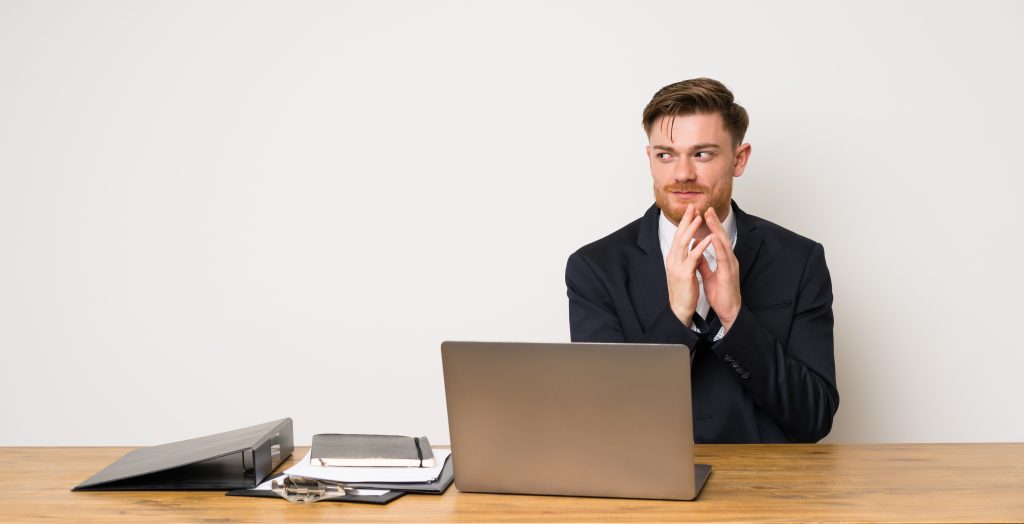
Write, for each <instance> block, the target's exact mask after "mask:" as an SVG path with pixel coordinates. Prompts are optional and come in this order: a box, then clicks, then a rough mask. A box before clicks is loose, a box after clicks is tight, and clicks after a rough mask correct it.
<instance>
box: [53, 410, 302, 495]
mask: <svg viewBox="0 0 1024 524" xmlns="http://www.w3.org/2000/svg"><path fill="white" fill-rule="evenodd" d="M294 449H295V445H294V443H293V434H292V419H290V418H283V419H280V420H274V421H271V422H266V423H263V424H258V425H256V426H250V427H247V428H242V429H236V430H234V431H227V432H224V433H217V434H215V435H208V436H205V437H199V438H193V439H188V440H182V441H179V442H171V443H169V444H161V445H159V446H151V447H146V448H139V449H136V450H133V451H130V452H128V454H126V455H125V456H123V457H121V458H119V459H117V460H116V461H114V463H112V464H110V465H109V466H107V467H106V468H104V469H103V470H101V471H100V472H98V473H96V474H95V475H93V476H92V477H89V478H88V479H86V480H85V481H84V482H82V483H81V484H79V485H77V486H75V487H74V488H73V489H72V491H136V490H223V489H238V488H254V487H256V486H258V485H259V484H260V483H261V482H263V481H264V480H265V479H266V478H267V477H269V476H270V475H271V473H273V472H274V470H275V469H277V467H278V466H280V465H281V463H282V462H284V460H285V459H286V458H288V456H289V455H291V454H292V451H293V450H294Z"/></svg>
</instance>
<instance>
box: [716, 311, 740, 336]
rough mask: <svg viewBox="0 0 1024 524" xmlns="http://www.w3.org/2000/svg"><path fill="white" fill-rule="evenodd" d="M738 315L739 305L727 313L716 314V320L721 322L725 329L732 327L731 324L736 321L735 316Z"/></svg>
mask: <svg viewBox="0 0 1024 524" xmlns="http://www.w3.org/2000/svg"><path fill="white" fill-rule="evenodd" d="M738 316H740V307H739V306H736V308H735V309H734V310H733V311H731V312H730V313H728V314H724V315H718V320H719V321H720V322H721V323H722V327H723V328H725V331H727V332H728V331H729V330H730V329H732V325H733V324H735V323H736V317H738Z"/></svg>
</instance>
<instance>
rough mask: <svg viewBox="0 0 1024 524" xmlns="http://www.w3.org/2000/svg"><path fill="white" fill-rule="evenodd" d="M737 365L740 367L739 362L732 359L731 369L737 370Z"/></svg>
mask: <svg viewBox="0 0 1024 524" xmlns="http://www.w3.org/2000/svg"><path fill="white" fill-rule="evenodd" d="M739 367H740V363H739V362H736V361H735V360H733V361H732V368H733V369H737V370H738V369H739Z"/></svg>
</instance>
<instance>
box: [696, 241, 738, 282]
mask: <svg viewBox="0 0 1024 524" xmlns="http://www.w3.org/2000/svg"><path fill="white" fill-rule="evenodd" d="M708 236H710V237H713V238H714V240H713V243H714V245H715V256H716V257H717V258H718V271H720V272H721V276H722V278H729V277H730V276H731V275H732V272H733V268H734V267H736V266H735V265H734V264H735V263H736V256H735V255H733V253H732V247H731V246H729V245H728V244H727V243H725V242H722V239H720V238H718V235H708ZM726 249H728V251H726ZM701 276H703V274H702V275H701Z"/></svg>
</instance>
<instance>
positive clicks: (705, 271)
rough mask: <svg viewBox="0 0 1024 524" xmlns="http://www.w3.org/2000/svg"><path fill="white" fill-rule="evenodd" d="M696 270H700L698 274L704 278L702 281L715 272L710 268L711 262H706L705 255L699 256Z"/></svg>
mask: <svg viewBox="0 0 1024 524" xmlns="http://www.w3.org/2000/svg"><path fill="white" fill-rule="evenodd" d="M697 271H699V272H700V276H701V278H703V279H704V282H707V281H709V280H710V279H711V277H712V276H714V274H715V272H714V271H712V270H711V264H710V263H708V259H707V257H700V262H698V263H697Z"/></svg>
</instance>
